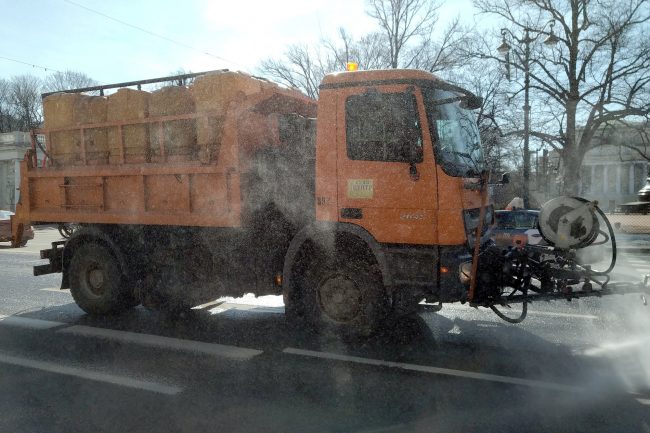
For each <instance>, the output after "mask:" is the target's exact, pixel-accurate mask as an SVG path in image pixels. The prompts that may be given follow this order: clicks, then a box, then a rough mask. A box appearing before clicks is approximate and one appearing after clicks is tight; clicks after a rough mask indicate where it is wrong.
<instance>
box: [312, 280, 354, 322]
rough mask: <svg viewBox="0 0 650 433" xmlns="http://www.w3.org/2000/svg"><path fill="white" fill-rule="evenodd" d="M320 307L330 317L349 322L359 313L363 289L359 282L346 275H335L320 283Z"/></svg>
mask: <svg viewBox="0 0 650 433" xmlns="http://www.w3.org/2000/svg"><path fill="white" fill-rule="evenodd" d="M318 294H319V298H320V299H319V300H320V307H321V311H323V312H324V313H325V314H326V315H327V316H328V317H330V318H331V319H333V320H335V321H338V322H348V321H350V320H352V319H354V318H355V317H356V316H357V314H358V313H359V310H360V306H361V291H360V290H359V287H357V284H356V283H355V282H354V281H353V280H351V279H349V278H347V277H346V276H344V275H340V274H336V275H333V276H331V277H329V278H327V280H325V281H324V282H323V284H321V285H320V288H319V290H318Z"/></svg>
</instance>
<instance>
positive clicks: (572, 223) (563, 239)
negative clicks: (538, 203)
mask: <svg viewBox="0 0 650 433" xmlns="http://www.w3.org/2000/svg"><path fill="white" fill-rule="evenodd" d="M595 206H596V205H595V203H593V202H590V201H587V200H585V199H581V198H576V197H557V198H554V199H553V200H550V201H547V202H546V203H544V205H543V206H542V209H541V210H540V212H539V232H540V233H541V235H542V237H543V238H544V239H545V240H546V241H547V242H548V243H550V244H551V245H555V246H556V247H558V248H561V249H569V248H584V247H586V246H589V245H590V244H591V243H593V242H594V240H596V237H597V236H598V233H599V231H600V226H599V224H598V217H597V216H596V211H595Z"/></svg>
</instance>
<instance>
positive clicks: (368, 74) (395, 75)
mask: <svg viewBox="0 0 650 433" xmlns="http://www.w3.org/2000/svg"><path fill="white" fill-rule="evenodd" d="M423 81H428V82H440V83H445V82H444V81H443V80H441V79H440V78H438V77H436V76H435V75H433V74H431V73H429V72H426V71H421V70H418V69H377V70H370V71H354V72H336V73H333V74H328V75H326V76H325V77H324V78H323V81H322V82H321V85H320V89H327V88H336V87H352V86H356V85H372V84H384V83H386V84H401V83H413V84H416V83H418V82H423Z"/></svg>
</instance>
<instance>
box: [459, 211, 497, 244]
mask: <svg viewBox="0 0 650 433" xmlns="http://www.w3.org/2000/svg"><path fill="white" fill-rule="evenodd" d="M480 215H481V208H475V209H465V210H464V211H463V222H464V224H465V234H466V235H467V243H468V244H469V247H470V248H473V247H474V241H475V238H476V228H477V227H478V223H479V218H480ZM492 224H494V206H492V205H489V206H487V207H486V208H485V214H484V217H483V232H482V233H481V238H484V237H485V235H486V233H488V231H489V229H490V226H492Z"/></svg>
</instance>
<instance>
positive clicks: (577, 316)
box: [437, 305, 600, 320]
mask: <svg viewBox="0 0 650 433" xmlns="http://www.w3.org/2000/svg"><path fill="white" fill-rule="evenodd" d="M445 310H453V311H461V310H465V311H473V312H476V311H478V312H483V313H486V314H493V313H492V311H491V310H487V309H478V310H475V309H472V307H467V306H463V305H443V307H442V310H440V313H443V314H444V312H445ZM504 311H505V312H506V313H508V314H512V315H513V316H514V315H517V314H521V310H517V309H514V308H513V309H504ZM440 313H437V314H440ZM528 315H529V316H530V315H534V316H548V317H567V318H573V319H586V320H599V319H600V317H598V316H594V315H593V314H575V313H560V312H556V311H536V310H531V309H530V308H529V309H528Z"/></svg>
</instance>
